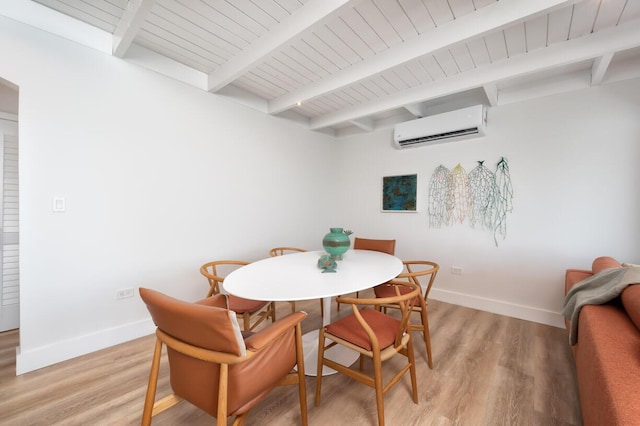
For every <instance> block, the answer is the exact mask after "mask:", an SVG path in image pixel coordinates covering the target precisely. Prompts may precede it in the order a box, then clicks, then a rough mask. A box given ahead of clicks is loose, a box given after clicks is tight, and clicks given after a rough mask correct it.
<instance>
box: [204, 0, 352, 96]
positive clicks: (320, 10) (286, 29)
mask: <svg viewBox="0 0 640 426" xmlns="http://www.w3.org/2000/svg"><path fill="white" fill-rule="evenodd" d="M350 3H354V0H312V1H309V2H307V3H306V4H305V5H304V6H302V7H300V8H299V9H298V10H296V11H295V12H294V13H293V14H291V15H290V16H289V17H287V18H286V19H283V20H282V21H281V22H280V23H279V24H278V25H277V26H276V27H275V28H272V29H271V30H270V31H269V32H268V33H267V34H266V35H264V36H262V37H260V38H259V39H258V40H256V41H255V42H254V43H252V44H251V45H250V46H249V47H248V48H247V49H245V50H243V51H242V52H240V53H239V54H238V55H236V56H235V57H233V58H232V59H230V60H229V61H227V62H226V63H224V64H222V65H221V66H219V67H218V69H216V70H215V71H214V72H212V73H210V74H209V76H208V80H209V82H208V90H209V91H210V92H217V91H218V90H220V89H221V88H222V87H224V86H226V85H227V84H230V83H232V82H233V81H234V80H235V79H237V78H239V77H241V76H242V75H243V74H244V73H245V72H246V71H247V70H249V69H250V68H252V67H254V66H255V65H256V64H258V63H260V62H262V61H264V60H265V59H267V58H269V57H270V56H272V55H273V54H274V53H275V52H277V51H278V50H279V49H281V48H283V47H285V46H287V45H288V44H289V43H290V42H291V41H292V40H294V39H296V38H299V37H300V36H301V35H302V33H304V32H305V31H308V30H309V29H310V28H312V27H314V26H316V25H320V24H322V23H323V22H324V21H325V20H327V19H328V18H329V17H331V16H333V15H335V14H337V13H339V12H340V10H342V8H343V7H347V6H350Z"/></svg>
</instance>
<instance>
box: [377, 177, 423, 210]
mask: <svg viewBox="0 0 640 426" xmlns="http://www.w3.org/2000/svg"><path fill="white" fill-rule="evenodd" d="M417 197H418V175H417V174H416V173H414V174H406V175H396V176H383V177H382V200H381V201H382V209H381V210H382V211H383V212H394V213H416V212H417V211H418V202H417V201H418V200H417Z"/></svg>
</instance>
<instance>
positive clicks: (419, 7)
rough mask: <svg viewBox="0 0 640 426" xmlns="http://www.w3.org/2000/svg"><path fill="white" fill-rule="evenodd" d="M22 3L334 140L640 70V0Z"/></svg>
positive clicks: (55, 22)
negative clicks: (420, 118) (424, 117)
mask: <svg viewBox="0 0 640 426" xmlns="http://www.w3.org/2000/svg"><path fill="white" fill-rule="evenodd" d="M12 2H15V4H14V6H13V9H12V8H5V10H2V9H0V14H3V13H4V14H5V15H6V16H9V17H11V18H13V19H18V20H21V21H23V22H26V23H29V24H30V25H35V26H38V27H40V28H42V29H45V30H47V31H50V32H58V34H59V35H62V36H64V37H67V38H71V39H74V40H75V41H77V42H79V43H82V44H85V45H89V46H92V47H96V48H98V49H104V48H103V47H101V45H100V42H99V41H95V40H104V39H105V38H104V37H103V35H104V36H106V39H107V40H109V42H110V43H109V44H110V46H108V50H109V53H111V54H113V55H115V56H118V57H121V58H123V59H124V60H128V61H131V62H134V63H136V64H138V65H141V66H145V67H148V68H151V69H153V70H155V71H157V72H160V73H163V74H165V75H168V76H171V77H173V78H176V79H179V80H182V81H185V82H187V83H189V84H192V85H195V86H197V87H199V88H200V89H202V90H206V91H209V92H211V93H214V94H216V95H217V96H227V97H230V98H233V99H234V100H236V101H238V102H242V103H245V104H247V105H250V106H252V107H254V108H257V109H259V110H261V111H263V112H264V113H266V114H272V115H277V116H280V117H283V118H285V119H290V120H294V121H296V122H297V123H299V124H301V125H303V126H306V127H307V128H309V129H311V130H314V131H321V132H324V133H327V134H330V135H332V136H335V137H341V136H344V135H349V134H354V133H363V132H370V131H373V130H376V129H378V128H382V127H388V126H392V125H393V124H395V123H398V122H401V121H406V120H410V119H414V118H416V117H422V116H426V115H430V114H434V113H439V112H443V111H447V110H452V109H456V108H460V107H464V106H469V105H473V104H478V103H484V104H486V105H489V106H494V107H495V106H499V105H501V104H505V103H509V102H517V101H519V100H522V99H527V98H531V97H535V96H545V95H549V94H553V93H557V92H562V91H567V90H576V89H579V88H584V87H588V86H590V85H598V84H606V83H608V82H611V81H618V80H621V79H629V78H638V77H640V0H583V1H575V0H574V1H563V0H535V1H533V0H500V1H497V0H351V1H349V0H129V1H127V0H33V1H32V0H12ZM8 9H10V10H8ZM34 15H37V16H38V17H39V18H40V19H35V18H34ZM61 26H62V27H64V28H67V31H65V32H64V33H61V32H60V30H58V29H57V28H60V27H61Z"/></svg>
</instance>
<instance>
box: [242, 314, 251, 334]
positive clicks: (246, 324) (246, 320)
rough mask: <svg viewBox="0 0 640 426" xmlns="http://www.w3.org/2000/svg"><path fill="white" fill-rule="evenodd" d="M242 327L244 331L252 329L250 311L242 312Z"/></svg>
mask: <svg viewBox="0 0 640 426" xmlns="http://www.w3.org/2000/svg"><path fill="white" fill-rule="evenodd" d="M242 329H243V330H244V331H251V320H250V315H249V312H245V313H244V314H242Z"/></svg>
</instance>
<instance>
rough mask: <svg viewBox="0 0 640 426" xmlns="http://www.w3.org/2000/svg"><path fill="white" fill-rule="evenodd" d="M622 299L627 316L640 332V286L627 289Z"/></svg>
mask: <svg viewBox="0 0 640 426" xmlns="http://www.w3.org/2000/svg"><path fill="white" fill-rule="evenodd" d="M620 298H621V299H622V305H623V306H624V309H625V310H626V311H627V315H629V318H631V321H633V323H634V324H635V325H636V327H638V330H640V284H635V285H630V286H629V287H627V288H625V289H624V291H623V292H622V295H621V296H620Z"/></svg>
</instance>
